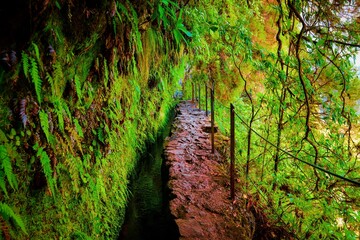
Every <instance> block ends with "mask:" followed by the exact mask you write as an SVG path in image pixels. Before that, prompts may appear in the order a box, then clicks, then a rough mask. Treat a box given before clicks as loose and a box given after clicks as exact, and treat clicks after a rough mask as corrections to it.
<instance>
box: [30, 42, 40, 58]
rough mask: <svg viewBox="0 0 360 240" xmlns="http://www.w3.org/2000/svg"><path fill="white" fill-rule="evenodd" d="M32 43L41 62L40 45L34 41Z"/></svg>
mask: <svg viewBox="0 0 360 240" xmlns="http://www.w3.org/2000/svg"><path fill="white" fill-rule="evenodd" d="M31 44H32V46H33V47H34V50H35V56H36V59H37V60H38V61H39V62H40V51H39V47H38V45H36V43H34V42H32V43H31Z"/></svg>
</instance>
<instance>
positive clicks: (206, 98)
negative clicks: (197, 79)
mask: <svg viewBox="0 0 360 240" xmlns="http://www.w3.org/2000/svg"><path fill="white" fill-rule="evenodd" d="M205 114H206V116H208V88H207V86H206V85H205Z"/></svg>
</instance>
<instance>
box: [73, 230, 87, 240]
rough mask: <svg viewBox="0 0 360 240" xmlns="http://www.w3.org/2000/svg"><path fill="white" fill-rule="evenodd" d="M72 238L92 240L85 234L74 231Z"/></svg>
mask: <svg viewBox="0 0 360 240" xmlns="http://www.w3.org/2000/svg"><path fill="white" fill-rule="evenodd" d="M73 237H74V238H75V239H79V240H91V239H92V238H91V237H89V236H88V235H86V234H85V233H83V232H81V231H76V232H75V233H73Z"/></svg>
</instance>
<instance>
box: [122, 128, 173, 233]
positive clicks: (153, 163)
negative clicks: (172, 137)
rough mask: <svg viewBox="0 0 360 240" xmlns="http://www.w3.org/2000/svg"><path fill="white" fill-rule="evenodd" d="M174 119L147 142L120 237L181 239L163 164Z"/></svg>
mask: <svg viewBox="0 0 360 240" xmlns="http://www.w3.org/2000/svg"><path fill="white" fill-rule="evenodd" d="M171 122H172V121H169V124H168V126H166V127H165V128H164V130H163V131H162V134H160V135H159V136H158V138H157V140H156V141H155V142H154V143H151V144H149V145H148V147H147V150H146V151H145V153H144V154H143V156H142V158H141V159H140V161H139V164H138V169H137V170H138V171H137V172H136V173H135V174H133V176H132V178H131V181H130V182H131V183H130V186H129V187H130V191H131V193H132V197H131V199H130V201H129V203H128V208H127V212H126V218H125V223H124V225H123V227H122V231H121V234H120V237H119V240H147V239H149V240H150V239H167V240H172V239H179V230H178V228H177V225H176V224H175V221H174V219H173V218H172V217H171V215H170V210H169V199H168V196H169V194H168V192H167V191H168V190H167V188H166V182H167V178H168V174H167V173H166V171H165V168H164V160H163V148H164V139H165V138H166V137H167V136H168V135H169V132H170V128H171Z"/></svg>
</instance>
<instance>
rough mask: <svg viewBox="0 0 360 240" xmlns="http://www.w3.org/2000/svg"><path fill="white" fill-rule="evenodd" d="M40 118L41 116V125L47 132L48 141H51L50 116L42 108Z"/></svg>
mask: <svg viewBox="0 0 360 240" xmlns="http://www.w3.org/2000/svg"><path fill="white" fill-rule="evenodd" d="M39 118H40V125H41V128H42V130H43V131H44V133H45V136H46V139H47V141H48V142H50V130H49V129H50V128H49V117H48V114H47V113H46V112H44V110H40V112H39Z"/></svg>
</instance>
